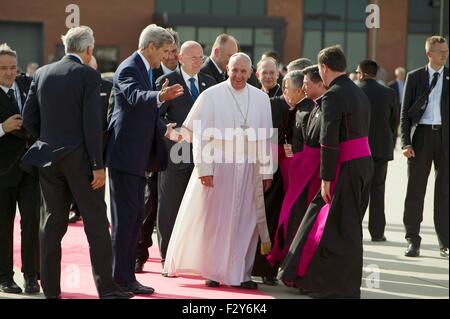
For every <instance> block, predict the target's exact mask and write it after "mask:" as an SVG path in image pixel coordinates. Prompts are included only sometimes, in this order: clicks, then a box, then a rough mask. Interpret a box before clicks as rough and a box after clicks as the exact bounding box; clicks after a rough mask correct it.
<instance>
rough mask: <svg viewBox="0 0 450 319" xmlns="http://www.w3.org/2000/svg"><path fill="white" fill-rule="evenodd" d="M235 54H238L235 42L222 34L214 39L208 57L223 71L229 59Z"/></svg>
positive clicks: (231, 37)
mask: <svg viewBox="0 0 450 319" xmlns="http://www.w3.org/2000/svg"><path fill="white" fill-rule="evenodd" d="M236 52H238V43H237V40H236V39H235V38H234V37H233V36H231V35H229V34H226V33H223V34H220V35H219V36H218V37H217V38H216V41H215V42H214V45H213V47H212V50H211V56H210V57H211V59H213V61H214V62H215V63H216V64H217V66H218V67H219V68H220V69H221V70H222V71H225V70H226V67H227V64H228V61H229V60H230V57H231V56H232V55H233V54H235V53H236Z"/></svg>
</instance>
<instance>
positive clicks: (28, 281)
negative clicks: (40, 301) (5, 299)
mask: <svg viewBox="0 0 450 319" xmlns="http://www.w3.org/2000/svg"><path fill="white" fill-rule="evenodd" d="M23 287H24V288H25V293H26V294H37V293H39V291H40V290H41V287H40V286H39V283H38V281H37V279H36V278H25V283H24V286H23Z"/></svg>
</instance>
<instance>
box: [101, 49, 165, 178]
mask: <svg viewBox="0 0 450 319" xmlns="http://www.w3.org/2000/svg"><path fill="white" fill-rule="evenodd" d="M113 86H114V112H113V114H112V117H111V122H110V124H109V128H108V131H109V132H108V133H109V138H108V139H109V141H108V144H107V147H106V166H108V167H110V168H114V169H116V170H120V171H122V172H126V173H128V174H133V175H138V176H145V172H146V171H149V172H156V171H159V170H164V169H165V168H166V166H167V151H166V148H165V145H164V141H163V137H164V134H165V132H166V126H165V125H164V122H163V121H162V120H161V119H160V118H159V109H158V107H157V98H158V92H157V91H152V88H151V84H150V79H149V77H148V73H147V69H146V68H145V64H144V62H143V61H142V58H141V57H140V55H139V54H138V53H137V52H135V53H133V54H132V55H131V56H130V57H128V58H127V59H126V60H125V61H123V62H122V63H121V64H120V65H119V67H118V69H117V71H116V73H115V74H114V81H113Z"/></svg>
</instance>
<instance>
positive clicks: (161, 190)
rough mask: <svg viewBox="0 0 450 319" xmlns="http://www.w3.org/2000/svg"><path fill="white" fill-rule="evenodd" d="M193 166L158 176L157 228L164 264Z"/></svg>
mask: <svg viewBox="0 0 450 319" xmlns="http://www.w3.org/2000/svg"><path fill="white" fill-rule="evenodd" d="M192 170H193V166H188V167H186V168H183V169H179V170H173V169H167V170H165V171H163V172H160V173H159V176H158V201H159V205H158V214H157V219H156V225H157V226H156V227H157V230H158V243H159V251H160V253H161V260H162V262H164V260H165V258H166V253H167V247H168V246H169V241H170V236H171V235H172V230H173V226H174V225H175V221H176V219H177V215H178V210H179V209H180V205H181V201H182V200H183V196H184V192H185V191H186V188H187V185H188V183H189V179H190V178H191V174H192Z"/></svg>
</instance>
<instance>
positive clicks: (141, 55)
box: [136, 50, 150, 72]
mask: <svg viewBox="0 0 450 319" xmlns="http://www.w3.org/2000/svg"><path fill="white" fill-rule="evenodd" d="M136 52H137V53H138V54H139V56H140V57H141V59H142V62H144V65H145V69H146V70H147V72H148V70H150V63H148V61H147V59H146V58H145V56H144V55H143V54H142V53H141V51H139V50H137V51H136Z"/></svg>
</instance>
